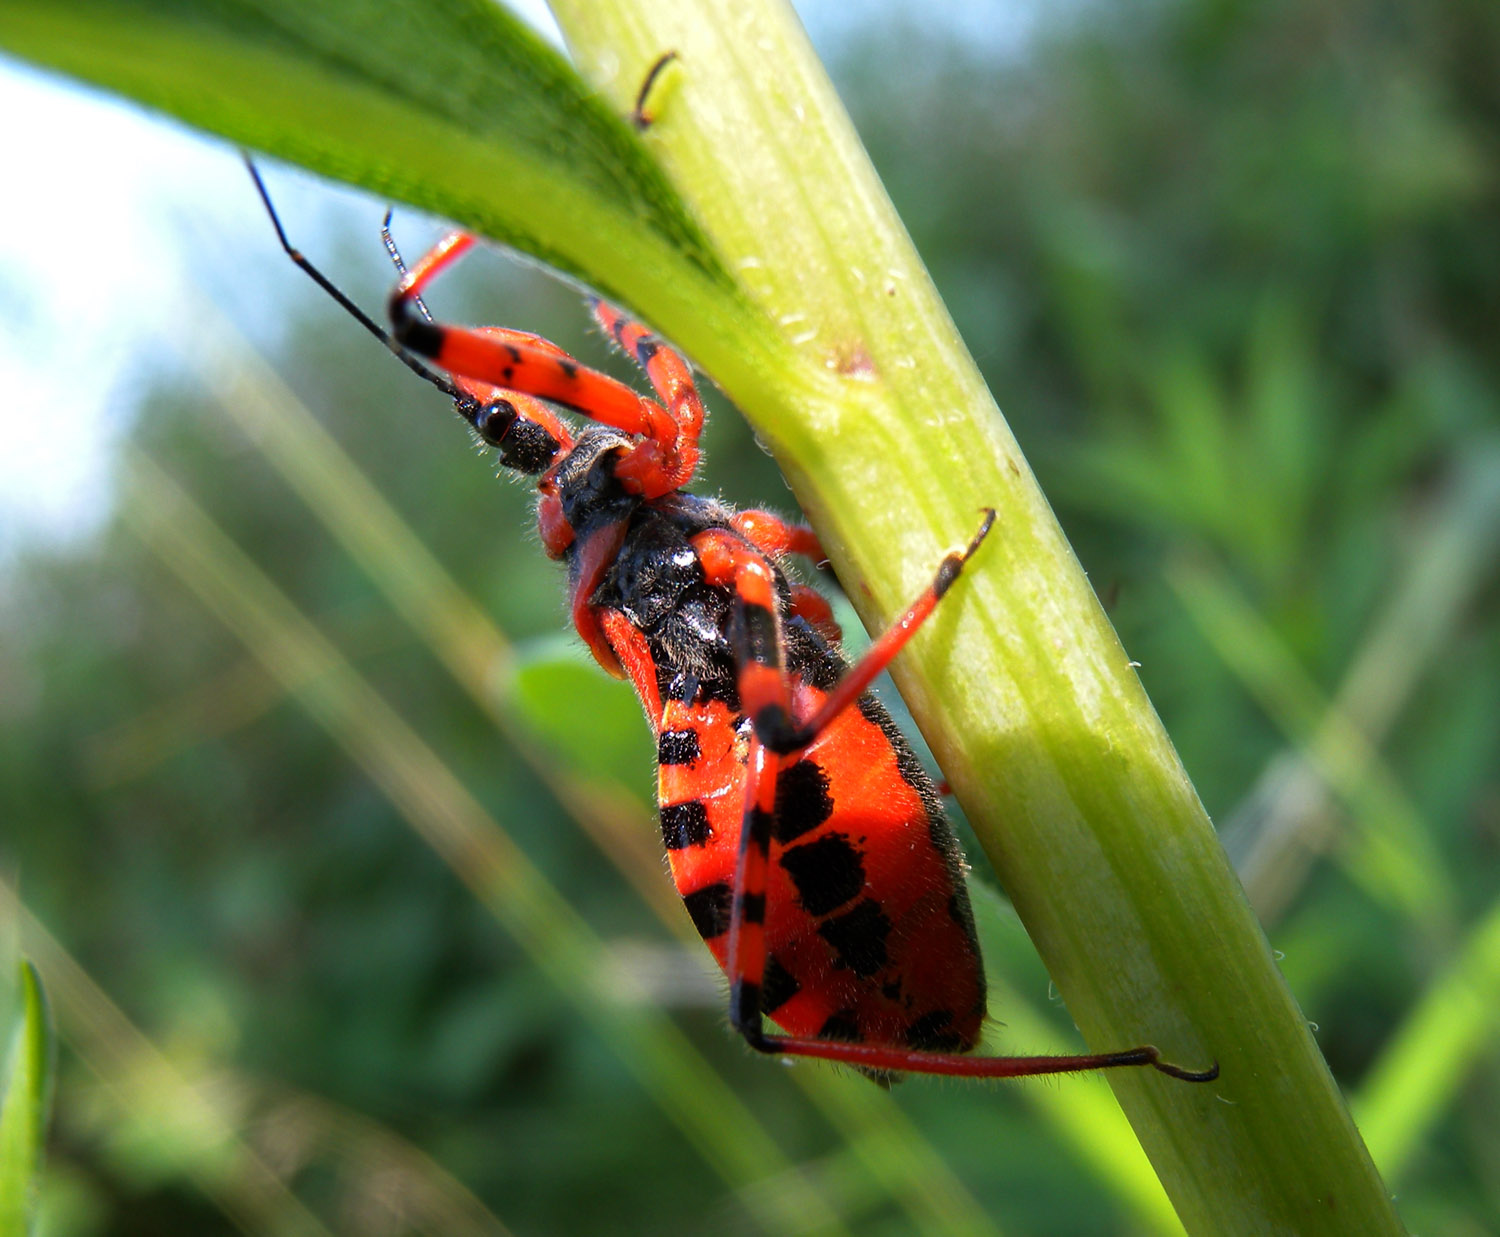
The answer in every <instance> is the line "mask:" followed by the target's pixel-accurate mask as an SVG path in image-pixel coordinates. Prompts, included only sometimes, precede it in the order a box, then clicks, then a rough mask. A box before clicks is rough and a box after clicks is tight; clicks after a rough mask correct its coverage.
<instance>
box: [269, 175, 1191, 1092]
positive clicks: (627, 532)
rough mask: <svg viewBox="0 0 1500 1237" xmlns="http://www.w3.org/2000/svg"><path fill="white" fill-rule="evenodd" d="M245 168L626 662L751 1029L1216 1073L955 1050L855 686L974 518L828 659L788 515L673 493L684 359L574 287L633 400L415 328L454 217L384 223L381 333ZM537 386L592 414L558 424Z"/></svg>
mask: <svg viewBox="0 0 1500 1237" xmlns="http://www.w3.org/2000/svg"><path fill="white" fill-rule="evenodd" d="M251 173H252V175H255V169H254V167H253V166H252V167H251ZM255 180H256V185H257V188H258V189H259V190H260V193H261V197H262V198H263V200H264V201H265V204H266V208H267V210H268V211H270V213H271V219H272V222H273V223H274V224H275V226H276V232H277V235H278V237H279V238H280V240H281V244H282V247H283V248H284V249H285V250H286V252H287V253H288V255H289V256H290V257H291V258H292V260H293V261H294V262H296V263H297V265H298V266H300V267H301V268H302V269H303V270H304V271H306V272H307V273H308V274H309V275H310V276H311V277H312V278H313V279H314V280H316V281H317V283H318V284H319V285H320V286H321V287H322V288H324V289H325V290H326V291H327V292H328V293H329V294H330V295H331V296H333V297H334V299H335V300H337V301H338V302H339V304H341V305H342V306H343V307H344V308H345V309H346V310H348V311H349V312H350V313H351V314H352V315H353V316H354V317H355V318H356V319H357V320H358V321H359V322H360V323H361V324H363V325H364V327H365V328H366V329H367V330H369V331H370V332H371V333H372V334H374V335H375V336H377V337H378V338H379V339H381V340H382V341H383V342H384V343H385V344H386V345H387V346H388V347H389V348H390V349H391V350H392V351H394V352H395V354H396V355H397V356H398V357H400V358H401V360H402V361H403V362H405V363H406V364H407V365H408V366H410V367H411V368H412V369H413V370H414V371H416V372H417V373H418V374H421V375H422V376H423V377H424V378H425V379H426V380H427V381H429V382H431V383H432V384H433V385H434V386H436V387H438V388H439V389H440V390H442V391H443V392H445V393H446V394H447V395H448V396H449V397H450V398H451V399H452V400H453V403H454V406H455V408H456V409H457V410H458V412H459V414H460V415H461V416H462V417H463V418H464V420H465V421H467V422H468V423H469V425H470V426H472V427H473V429H474V430H475V432H476V433H477V434H478V435H479V437H480V439H481V440H482V441H483V442H485V443H487V444H488V445H490V446H492V447H494V448H496V449H497V450H498V452H499V457H500V462H501V463H502V464H503V465H505V466H506V467H507V468H511V469H515V470H516V471H518V472H520V473H524V474H527V475H531V476H535V477H537V478H538V480H537V491H538V494H539V502H538V515H537V520H538V525H539V527H540V531H541V537H542V544H543V546H544V547H545V548H546V551H547V553H548V554H549V555H550V556H551V557H553V558H556V559H560V560H562V562H563V563H565V564H566V566H567V568H568V587H569V595H570V598H571V604H572V617H573V623H574V625H575V626H576V627H577V629H578V633H579V635H580V636H582V637H583V639H584V641H585V642H586V643H587V644H588V646H589V649H590V650H591V651H592V652H593V655H594V657H595V658H596V659H597V660H598V662H599V664H600V665H601V666H603V667H604V669H605V670H607V671H609V672H610V673H611V674H614V675H617V676H622V677H625V678H628V679H629V680H630V682H631V683H632V685H633V686H634V687H635V690H636V692H637V694H638V695H639V697H640V700H641V703H642V705H643V706H644V708H645V711H646V717H647V720H648V722H649V723H650V725H651V727H652V730H653V731H654V732H655V735H656V741H657V753H658V761H659V766H660V767H659V775H658V782H657V788H658V789H657V793H658V799H659V802H660V806H661V833H662V841H663V843H664V844H665V846H666V849H667V855H668V857H669V859H670V862H671V869H672V876H673V879H674V880H675V881H676V884H677V889H678V892H679V893H680V894H681V895H682V900H683V903H684V905H685V906H686V908H687V912H688V914H689V915H690V916H691V917H692V921H693V923H694V925H695V926H696V927H697V929H698V932H699V934H700V935H701V936H702V937H703V939H704V941H705V942H706V944H707V945H708V947H709V949H710V950H711V951H712V953H713V955H714V957H715V958H716V959H718V962H719V964H720V966H722V967H723V968H724V970H725V972H726V974H727V975H728V977H729V985H730V996H729V1006H730V1009H729V1013H730V1020H731V1021H732V1022H733V1024H734V1026H735V1028H736V1029H737V1030H738V1031H739V1032H740V1034H741V1035H743V1036H744V1037H745V1039H746V1040H747V1041H748V1042H749V1043H750V1044H751V1045H752V1046H753V1047H755V1048H756V1049H758V1050H760V1051H762V1052H767V1053H783V1054H789V1055H797V1056H811V1057H821V1058H824V1059H827V1060H831V1061H839V1062H843V1063H845V1064H847V1065H852V1066H855V1067H857V1068H859V1069H861V1070H863V1071H865V1072H867V1073H871V1074H874V1075H876V1076H880V1077H886V1076H889V1075H892V1074H898V1073H904V1072H919V1073H931V1074H957V1075H968V1076H976V1077H991V1078H1001V1077H1013V1076H1017V1075H1023V1074H1051V1073H1065V1072H1071V1071H1075V1070H1089V1069H1103V1068H1108V1067H1112V1066H1126V1065H1150V1066H1154V1067H1155V1068H1156V1069H1158V1070H1160V1071H1162V1072H1163V1073H1166V1074H1169V1075H1171V1076H1173V1077H1175V1078H1182V1079H1186V1080H1190V1081H1207V1080H1208V1079H1211V1078H1213V1077H1215V1076H1216V1075H1217V1072H1218V1071H1217V1069H1216V1068H1215V1069H1210V1070H1206V1071H1202V1072H1193V1071H1189V1070H1185V1069H1182V1068H1180V1067H1178V1066H1175V1065H1171V1064H1168V1063H1166V1062H1164V1061H1162V1060H1161V1059H1160V1057H1159V1055H1158V1053H1157V1050H1156V1049H1155V1048H1152V1047H1141V1048H1132V1049H1129V1050H1127V1051H1124V1052H1113V1053H1098V1054H1088V1055H1079V1056H1061V1057H976V1056H969V1055H965V1054H967V1053H968V1052H969V1051H970V1050H971V1049H973V1048H974V1047H975V1045H976V1044H977V1043H978V1041H979V1038H980V1029H981V1024H982V1023H983V1021H984V1018H985V979H984V970H983V965H982V963H981V961H980V956H979V943H978V940H977V938H976V936H975V932H974V920H973V915H972V913H971V911H970V908H969V899H968V893H967V891H966V889H965V886H964V880H963V859H962V856H961V854H960V852H959V847H958V843H957V841H956V839H955V838H954V836H953V831H952V829H951V828H950V826H949V824H948V821H947V818H946V817H945V815H944V813H943V807H942V802H941V799H940V797H939V795H938V792H937V789H936V787H935V786H934V785H933V782H932V779H931V778H929V777H928V776H927V774H926V772H925V771H924V770H923V769H922V767H921V764H920V762H919V761H918V759H917V758H916V756H915V755H914V753H913V752H912V750H911V747H910V746H909V745H908V743H907V742H906V740H905V738H904V737H903V736H902V735H901V733H900V731H899V730H898V729H897V728H896V726H895V725H894V724H893V723H892V721H891V719H890V716H889V715H888V714H887V713H886V711H885V709H884V708H883V707H882V706H881V705H880V703H879V702H878V701H877V700H876V699H875V697H874V696H873V695H871V694H869V692H868V691H867V688H868V687H869V685H870V683H871V681H872V680H873V679H874V678H875V677H876V676H877V675H878V674H879V673H880V672H881V671H882V670H883V669H885V667H886V665H887V664H888V663H889V662H890V661H891V659H892V658H894V657H895V656H896V654H897V653H898V652H899V651H900V650H901V648H902V646H903V645H905V643H906V642H907V641H908V640H909V639H910V638H911V636H912V634H913V633H914V632H915V631H916V629H917V627H918V626H919V625H920V624H921V623H922V621H923V620H924V619H925V618H926V617H927V616H928V615H929V614H930V613H931V612H932V610H933V609H934V608H935V607H936V605H937V604H938V601H939V600H940V599H941V598H942V597H943V596H944V594H946V593H947V592H948V590H949V589H950V587H951V586H952V585H953V583H954V581H956V580H957V579H958V577H959V574H960V572H962V570H963V568H964V565H965V564H966V563H967V562H968V560H969V559H970V558H971V557H972V556H973V555H974V553H975V552H976V551H977V550H978V549H979V547H980V544H981V543H982V542H983V540H984V538H985V536H986V535H987V534H988V533H989V531H990V527H991V525H992V523H993V521H994V513H993V512H987V513H986V514H985V517H984V521H983V523H982V524H981V525H980V527H979V530H978V532H977V533H976V534H975V535H974V537H973V539H972V540H971V541H970V542H969V544H968V546H967V548H966V549H964V550H963V551H961V552H957V553H953V554H949V555H948V556H947V557H946V558H945V559H944V560H943V562H942V564H941V565H940V566H939V568H938V571H937V574H936V576H935V578H934V579H933V582H932V584H931V585H930V586H929V587H928V588H927V590H926V591H925V592H924V593H923V594H922V595H921V596H920V597H919V598H918V599H917V600H916V601H915V602H914V603H913V604H912V605H911V607H910V608H909V609H908V610H907V612H906V613H905V614H904V615H903V616H902V618H901V619H900V620H899V621H898V622H897V623H896V624H895V625H894V626H893V627H892V628H891V629H890V630H889V631H887V632H886V633H885V634H884V635H883V636H881V637H880V638H879V639H878V640H876V641H875V642H874V644H873V645H872V646H871V647H870V649H869V651H868V652H867V653H866V654H865V655H864V656H863V657H862V658H860V660H859V661H858V662H857V663H856V664H855V665H854V666H853V667H849V666H846V665H845V662H844V660H843V657H842V656H841V654H840V651H839V629H838V626H837V624H835V622H834V620H833V615H832V612H831V610H830V608H829V605H828V602H827V601H826V600H824V598H823V597H822V596H821V595H820V594H819V593H817V592H816V591H815V590H813V589H811V588H809V587H807V586H805V585H802V584H798V583H794V582H792V581H790V580H789V579H788V577H787V575H786V574H785V572H784V571H783V567H782V564H783V560H784V559H785V558H786V557H787V556H788V555H793V554H795V555H802V556H804V557H808V558H811V559H813V560H819V559H821V558H822V556H823V555H822V550H821V549H820V547H819V545H818V541H817V538H816V536H815V535H814V534H813V532H812V530H811V529H808V528H806V527H803V526H800V525H793V524H788V523H786V522H785V521H783V520H782V519H780V518H779V517H778V516H776V515H773V514H771V513H770V512H766V511H736V510H734V509H733V508H731V507H729V506H727V505H726V504H724V503H722V502H719V501H718V500H716V499H712V498H706V497H702V496H700V495H696V494H690V493H688V492H686V490H685V489H684V488H683V487H684V486H686V485H687V484H688V483H689V482H690V481H691V480H692V477H693V473H694V470H695V468H696V466H697V462H698V436H699V432H700V430H701V429H702V426H703V406H702V404H701V402H700V400H699V398H698V393H697V389H696V387H695V386H694V383H693V377H692V373H691V371H690V370H689V368H688V365H687V363H686V362H685V361H684V360H683V359H682V358H681V357H680V356H678V354H677V353H676V352H674V351H673V350H672V349H671V348H669V347H667V346H666V345H665V344H664V343H663V342H662V341H661V340H660V339H659V338H657V337H656V336H655V335H653V334H652V333H651V332H650V331H648V330H647V329H646V328H645V327H643V326H641V325H640V324H638V323H635V322H632V321H630V320H629V319H628V318H626V317H625V316H624V315H623V314H621V312H620V311H619V310H617V309H615V308H613V307H612V306H610V305H607V304H604V303H603V302H601V301H594V302H593V312H594V316H595V317H596V318H597V319H598V321H599V323H600V325H601V326H602V327H603V328H604V330H605V332H606V333H607V334H608V335H609V336H610V338H611V339H613V340H614V341H615V343H617V344H618V345H619V346H620V348H621V349H622V350H623V351H624V352H626V353H627V354H628V355H629V356H630V357H632V358H633V359H634V360H635V361H636V362H637V363H638V364H639V365H640V366H641V368H642V369H643V370H644V371H645V373H646V376H647V377H648V378H649V379H650V382H651V385H652V387H653V388H654V391H655V394H656V398H648V397H646V396H644V395H641V394H639V393H638V392H636V391H634V390H632V389H631V388H630V387H628V386H626V385H624V384H623V383H621V382H618V381H616V380H615V379H613V378H610V377H608V376H606V375H604V374H601V373H598V372H597V371H595V370H592V369H588V368H586V367H585V366H583V365H581V364H580V363H579V362H577V361H575V360H574V359H573V358H572V357H570V356H569V355H568V354H567V353H566V352H564V351H563V350H562V349H561V348H558V347H557V346H556V345H554V344H551V343H549V342H547V341H546V340H544V339H541V338H539V337H538V336H535V335H530V334H526V333H524V332H520V331H513V330H507V329H502V328H498V327H479V328H460V327H450V326H444V325H441V324H439V323H436V322H434V321H433V320H432V318H431V317H430V316H429V315H428V312H427V308H426V305H425V304H424V303H423V301H422V293H423V291H424V290H425V289H426V288H427V286H428V284H429V283H430V282H431V281H432V279H433V278H434V277H435V276H436V275H437V274H438V273H439V272H440V271H442V270H443V269H444V268H446V267H447V266H449V265H450V264H451V263H452V262H453V261H455V260H456V259H457V258H458V257H459V256H460V255H461V254H462V253H463V252H464V251H465V250H467V249H468V248H469V247H470V246H471V245H472V244H473V239H472V238H471V237H470V236H468V235H466V234H464V233H454V234H453V235H451V236H449V237H447V238H446V239H445V240H443V241H442V242H441V243H439V244H438V245H437V246H436V247H435V248H434V249H433V250H432V251H431V252H429V253H428V254H427V255H426V256H425V257H423V258H422V259H421V261H419V262H418V263H417V264H416V265H415V266H413V267H412V268H411V270H410V271H407V270H406V268H405V267H404V265H403V264H402V262H401V259H400V256H399V254H398V253H397V252H396V249H395V246H394V245H393V244H392V243H391V242H390V240H389V234H388V233H386V241H387V248H388V250H389V251H390V253H391V256H392V258H393V260H394V261H395V262H396V265H397V267H398V270H400V272H401V278H400V281H399V282H398V284H397V285H396V288H395V290H394V291H393V292H392V294H391V297H390V301H389V311H390V318H391V323H392V327H391V330H390V332H387V331H385V330H384V329H383V328H381V327H380V326H378V325H377V324H376V323H375V322H374V321H372V320H371V319H370V318H369V317H368V316H367V315H366V314H365V313H364V312H363V311H362V310H360V309H359V308H358V307H357V306H356V305H354V304H353V303H352V302H351V301H350V300H349V299H348V298H347V297H346V296H345V295H344V294H343V293H342V292H340V291H339V290H338V289H337V288H336V287H335V286H334V285H333V284H332V283H331V282H330V281H329V280H328V279H327V278H325V277H324V276H323V275H322V273H321V272H319V271H318V270H317V269H316V268H315V267H314V266H313V265H312V264H311V263H309V262H308V261H307V259H306V258H304V257H303V256H302V255H301V254H300V253H299V252H298V251H297V250H295V249H294V248H292V246H291V244H290V243H289V242H288V241H287V238H286V234H285V232H284V231H283V230H282V227H281V224H280V221H279V220H278V219H277V217H276V213H275V210H274V208H273V207H272V206H271V202H270V199H269V197H267V195H266V191H265V188H264V186H263V185H262V184H261V181H260V178H259V176H258V175H256V176H255ZM419 358H422V359H419ZM424 361H431V362H432V363H433V364H434V365H436V366H437V367H438V369H440V370H442V371H446V376H445V374H444V373H439V372H436V371H435V370H432V369H429V368H428V367H427V365H426V364H425V363H424ZM543 400H546V401H548V402H550V403H552V404H558V405H562V406H563V407H565V408H568V409H570V410H572V411H574V412H576V413H580V414H582V415H583V416H584V417H586V418H588V420H589V421H590V422H592V424H590V425H588V426H587V427H586V428H583V429H581V430H575V429H574V428H573V427H572V426H570V425H569V424H568V423H567V422H565V421H564V420H563V419H562V418H561V417H560V416H559V415H558V414H557V413H555V412H554V411H553V410H552V409H551V408H549V407H548V406H547V404H545V403H543V402H542V401H543ZM763 1016H764V1017H768V1018H770V1019H771V1021H773V1022H774V1023H776V1024H778V1025H779V1027H780V1028H782V1032H784V1033H771V1032H768V1031H767V1030H766V1028H765V1026H764V1023H763Z"/></svg>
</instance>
